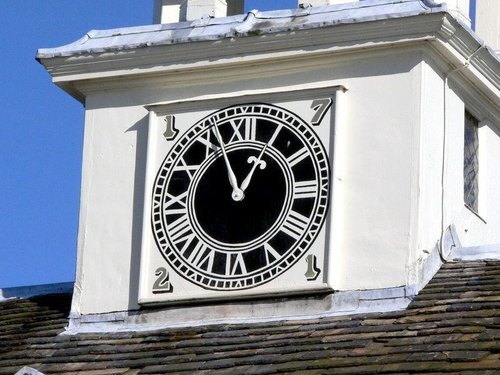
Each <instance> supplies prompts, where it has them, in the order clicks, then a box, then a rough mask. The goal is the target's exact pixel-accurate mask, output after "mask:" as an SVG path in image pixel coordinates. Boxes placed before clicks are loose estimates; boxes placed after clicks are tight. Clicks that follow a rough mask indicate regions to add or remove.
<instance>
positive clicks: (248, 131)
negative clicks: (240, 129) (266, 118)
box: [245, 117, 257, 141]
mask: <svg viewBox="0 0 500 375" xmlns="http://www.w3.org/2000/svg"><path fill="white" fill-rule="evenodd" d="M256 134H257V118H255V117H246V118H245V139H246V140H247V141H255V137H256Z"/></svg>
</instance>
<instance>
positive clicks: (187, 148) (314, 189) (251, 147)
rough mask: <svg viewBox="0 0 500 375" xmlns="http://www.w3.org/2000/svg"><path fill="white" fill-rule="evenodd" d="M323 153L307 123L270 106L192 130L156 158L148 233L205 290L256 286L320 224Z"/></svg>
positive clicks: (283, 265) (324, 200)
mask: <svg viewBox="0 0 500 375" xmlns="http://www.w3.org/2000/svg"><path fill="white" fill-rule="evenodd" d="M328 186H329V163H328V159H327V155H326V152H325V150H324V148H323V146H322V144H321V142H320V141H319V139H318V137H317V136H316V134H315V133H314V132H313V131H312V129H311V128H310V126H309V125H308V124H307V123H306V122H305V121H303V120H302V119H300V118H299V117H298V116H296V115H295V114H293V113H291V112H290V111H288V110H285V109H283V108H280V107H277V106H273V105H269V104H248V105H237V106H232V107H228V108H225V109H222V110H220V111H217V112H214V113H212V114H211V115H209V116H208V117H206V118H204V119H202V120H201V121H199V122H198V123H196V124H195V125H194V126H192V127H191V128H190V129H189V130H188V131H187V132H186V133H184V135H182V137H181V138H180V139H179V140H178V141H177V142H176V144H175V145H174V146H173V148H172V149H171V151H170V152H169V154H168V155H167V156H166V158H165V160H164V161H163V163H162V165H161V167H160V169H159V172H158V175H157V177H156V180H155V183H154V187H153V197H152V198H153V199H152V202H153V206H152V229H153V234H154V237H155V240H156V243H157V246H158V248H159V249H160V251H161V253H162V255H163V256H164V258H165V259H166V260H167V262H168V263H169V264H170V266H171V267H172V268H173V269H175V270H176V271H177V273H179V274H180V275H181V276H182V277H184V278H186V279H187V280H189V281H191V282H193V283H195V284H197V285H199V286H201V287H203V288H205V289H211V290H224V291H230V290H241V289H249V288H253V287H256V286H258V285H261V284H264V283H266V282H268V281H270V280H272V279H274V278H276V277H277V276H279V275H280V274H282V273H283V272H285V271H286V270H287V269H289V268H290V267H291V266H292V265H293V264H295V263H296V262H297V260H298V259H300V258H301V257H302V256H303V255H304V254H305V253H306V252H307V250H308V249H309V247H310V246H311V245H312V243H313V241H314V240H315V238H316V236H317V235H318V233H319V231H320V229H321V227H322V225H323V222H324V220H325V216H326V211H327V206H328V194H329V188H328Z"/></svg>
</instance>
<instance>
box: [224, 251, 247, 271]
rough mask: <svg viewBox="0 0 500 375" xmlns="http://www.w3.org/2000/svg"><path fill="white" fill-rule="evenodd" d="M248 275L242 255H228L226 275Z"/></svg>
mask: <svg viewBox="0 0 500 375" xmlns="http://www.w3.org/2000/svg"><path fill="white" fill-rule="evenodd" d="M246 273H247V267H246V265H245V261H244V260H243V255H242V254H241V253H237V254H231V253H228V254H227V258H226V275H228V276H234V275H243V274H246Z"/></svg>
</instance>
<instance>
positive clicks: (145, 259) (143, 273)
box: [139, 87, 343, 305]
mask: <svg viewBox="0 0 500 375" xmlns="http://www.w3.org/2000/svg"><path fill="white" fill-rule="evenodd" d="M340 91H343V88H342V87H333V88H332V87H329V88H323V89H310V90H300V91H298V90H297V91H295V92H294V91H291V92H276V93H271V94H269V93H266V94H261V95H251V96H248V97H245V98H239V99H236V100H235V99H233V98H229V97H228V98H219V99H211V100H207V101H203V102H196V101H195V102H189V101H186V102H178V103H169V104H164V105H162V104H159V105H154V106H149V107H146V108H147V109H148V110H149V111H150V112H149V113H150V115H149V119H150V121H149V128H150V130H149V136H148V151H147V153H148V154H147V163H146V197H145V204H144V218H143V237H142V249H141V268H140V280H139V281H140V285H139V304H141V305H149V304H163V303H168V304H171V303H176V304H177V303H193V302H195V303H196V302H201V301H203V300H226V299H228V300H239V299H242V298H244V299H245V298H254V297H256V296H258V297H261V296H266V295H273V296H278V295H296V294H304V293H306V294H310V293H312V292H325V291H332V290H333V288H332V287H331V284H330V283H331V281H330V280H331V275H329V274H328V262H329V260H328V258H329V256H328V247H329V242H330V240H331V239H330V236H331V235H330V233H329V231H330V230H331V229H330V226H331V224H329V223H330V221H331V219H330V216H331V207H330V205H331V200H332V197H331V194H332V190H333V186H332V185H331V184H332V183H333V181H332V180H333V176H332V173H333V172H332V171H331V168H332V164H333V160H332V158H333V136H334V125H335V124H334V117H335V118H336V116H337V115H336V108H335V107H336V105H335V103H336V100H337V99H336V98H337V96H338V94H339V93H340ZM295 102H297V103H300V106H307V107H308V108H305V107H304V108H305V109H304V110H303V111H302V112H304V113H306V115H304V113H301V112H300V111H299V112H297V114H294V113H292V115H293V116H292V117H296V118H297V119H298V121H299V122H300V123H303V124H304V126H305V127H306V128H309V130H310V131H311V132H312V134H313V138H314V137H318V142H319V145H320V146H321V148H322V152H323V155H324V158H323V160H324V162H325V163H326V168H327V180H328V184H329V186H328V187H327V194H326V196H325V205H324V212H323V213H322V214H321V215H322V216H321V218H320V220H319V225H318V223H316V224H315V225H317V227H318V228H317V230H315V233H314V234H313V235H312V236H308V237H309V239H308V241H309V242H308V244H307V245H304V246H306V248H305V249H304V250H303V251H301V252H300V251H299V253H298V254H297V255H296V256H295V258H294V259H293V263H292V264H290V265H289V267H288V268H286V266H285V267H283V266H282V267H281V268H284V269H279V272H276V274H275V275H272V277H271V278H270V279H269V280H265V281H264V282H260V283H254V284H255V285H254V284H252V285H249V284H247V285H244V284H243V283H242V282H241V281H237V280H236V281H235V280H233V281H232V283H233V284H232V285H233V286H234V288H233V289H232V290H231V289H225V288H219V289H217V288H207V287H206V285H205V284H203V283H202V285H199V284H196V283H194V282H193V281H192V279H189V277H187V278H186V277H185V275H183V274H182V272H181V273H179V272H177V270H176V269H175V268H174V267H172V265H171V261H167V260H166V259H165V256H164V254H163V253H162V252H161V251H160V250H159V246H158V242H157V239H156V238H154V236H153V235H152V234H151V233H152V230H151V220H150V218H151V219H152V216H151V213H152V207H153V205H154V198H153V195H154V194H151V192H152V191H153V186H154V184H155V183H156V179H157V177H158V176H160V170H161V169H162V167H163V166H164V164H165V162H166V160H167V159H169V155H170V154H171V150H173V149H174V148H175V147H176V146H177V144H178V143H180V142H181V141H182V139H183V137H184V136H185V135H186V134H187V133H188V132H190V131H191V130H193V129H194V128H196V126H202V127H203V125H202V124H203V123H204V121H207V119H210V118H211V117H212V116H213V115H214V114H217V113H220V112H222V111H224V110H226V109H227V108H231V107H239V106H245V105H256V104H257V105H268V106H270V107H276V108H281V109H283V110H284V112H286V113H288V112H291V111H293V112H296V111H295V108H296V107H294V105H296V104H297V103H295ZM301 103H304V104H301ZM325 103H326V104H327V105H326V104H325ZM193 108H196V110H194V109H193ZM217 108H222V109H217ZM185 113H186V115H184V114H185ZM181 115H182V116H188V115H189V116H190V117H189V116H188V117H189V118H195V117H198V120H197V121H191V122H190V123H189V124H185V123H186V121H183V123H184V125H183V124H182V123H181V121H178V122H177V124H176V126H175V127H173V126H172V125H173V124H174V122H175V121H176V117H177V116H180V117H181ZM181 118H183V117H181ZM174 120H175V121H174ZM165 124H166V125H165ZM205 125H206V124H205ZM165 126H166V130H165ZM221 130H222V129H221ZM152 134H156V136H152ZM172 134H174V137H175V136H176V137H175V139H172V138H174V137H171V138H168V137H169V135H172ZM161 136H163V137H164V138H163V139H162V140H160V139H159V138H161ZM320 139H321V140H320ZM323 142H326V143H325V144H323ZM263 143H264V142H262V141H261V142H260V143H252V144H251V145H247V146H245V147H250V148H251V147H253V148H254V149H255V151H256V152H257V151H259V150H260V151H262V147H263ZM165 145H167V146H165ZM227 148H228V150H226V151H227V152H228V155H231V157H234V156H233V155H237V154H236V151H237V147H236V146H234V144H233V145H231V144H229V145H228V146H227ZM161 150H166V151H161ZM216 152H218V153H219V154H216V153H214V154H213V155H212V157H213V158H214V159H216V158H217V157H220V152H221V149H220V148H219V149H218V150H217V151H216ZM231 153H232V154H231ZM162 154H163V156H161V155H162ZM265 154H266V155H267V154H268V152H267V151H266V153H265ZM159 155H160V156H159ZM277 158H278V157H276V158H275V159H277ZM155 160H156V161H155ZM177 160H178V159H175V158H171V160H170V161H171V162H174V163H175V162H176V161H177ZM208 164H209V163H208ZM208 164H207V165H204V166H203V168H205V169H206V168H209V167H210V166H209V165H208ZM285 169H286V168H285ZM167 170H168V167H167ZM255 173H257V172H255ZM226 178H227V177H226ZM238 179H239V182H240V184H241V179H242V176H241V173H240V175H239V176H238ZM148 181H149V182H148ZM256 181H257V180H256ZM226 182H227V181H226ZM227 183H228V182H227ZM252 183H253V182H252ZM252 183H251V184H252ZM249 189H250V188H249ZM302 189H306V188H302ZM301 191H302V193H304V194H306V193H307V190H301ZM150 194H151V195H150ZM292 200H293V199H292ZM292 203H293V202H292ZM312 216H314V215H313V214H312ZM311 222H314V220H313V221H311ZM278 227H280V225H279V224H278ZM303 237H304V238H305V237H306V236H303ZM306 255H307V256H306ZM174 261H175V259H174ZM184 266H185V265H184ZM186 268H187V267H186ZM304 271H307V272H305V273H304ZM297 272H299V274H297ZM292 273H293V274H292ZM300 273H301V274H302V275H303V276H300ZM320 274H321V277H318V275H320ZM294 275H296V277H294ZM254 276H255V275H254ZM254 276H252V277H254ZM182 280H184V281H182ZM301 280H302V281H301ZM227 285H229V284H227ZM219 286H220V284H219Z"/></svg>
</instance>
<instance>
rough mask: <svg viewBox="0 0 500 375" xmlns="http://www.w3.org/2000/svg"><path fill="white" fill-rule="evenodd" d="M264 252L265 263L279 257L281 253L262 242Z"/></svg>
mask: <svg viewBox="0 0 500 375" xmlns="http://www.w3.org/2000/svg"><path fill="white" fill-rule="evenodd" d="M264 254H265V256H266V265H268V264H270V263H272V262H274V261H275V260H278V259H280V258H281V255H280V254H279V253H278V252H277V251H276V250H275V249H274V248H273V247H272V246H271V245H270V244H268V243H265V244H264Z"/></svg>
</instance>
